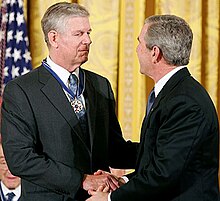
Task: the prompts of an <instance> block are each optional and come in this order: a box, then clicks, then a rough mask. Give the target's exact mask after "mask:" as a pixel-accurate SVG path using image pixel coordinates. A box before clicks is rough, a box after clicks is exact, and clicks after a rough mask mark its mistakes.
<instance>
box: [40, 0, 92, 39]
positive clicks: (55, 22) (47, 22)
mask: <svg viewBox="0 0 220 201" xmlns="http://www.w3.org/2000/svg"><path fill="white" fill-rule="evenodd" d="M70 17H89V12H88V11H87V10H86V9H85V8H84V7H83V6H81V5H79V4H77V3H68V2H60V3H56V4H54V5H52V6H50V7H49V8H48V9H47V10H46V12H45V14H44V16H43V18H42V20H41V27H42V30H43V33H44V38H45V41H46V43H48V35H47V34H48V33H49V32H50V31H51V30H55V31H60V32H61V31H65V30H64V28H65V25H66V22H67V20H68V19H69V18H70Z"/></svg>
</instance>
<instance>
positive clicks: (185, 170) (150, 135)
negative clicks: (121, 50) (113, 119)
mask: <svg viewBox="0 0 220 201" xmlns="http://www.w3.org/2000/svg"><path fill="white" fill-rule="evenodd" d="M192 39H193V34H192V31H191V29H190V27H189V25H188V24H187V23H186V22H185V21H184V20H183V19H182V18H180V17H177V16H173V15H158V16H157V15H156V16H151V17H149V18H148V19H146V21H145V24H144V26H143V28H142V30H141V33H140V35H139V37H138V40H139V44H138V47H137V54H138V58H139V62H140V71H141V73H143V74H145V75H147V76H149V77H151V78H152V79H153V80H154V82H155V86H154V89H153V91H152V93H151V96H150V98H149V104H148V106H149V107H148V110H147V111H148V112H147V114H146V116H145V119H144V121H143V125H142V131H141V145H140V149H139V156H138V160H137V164H136V169H135V172H134V173H132V174H130V175H128V176H127V177H128V179H129V181H128V182H127V183H126V184H125V185H123V186H121V187H120V188H119V189H117V190H115V191H114V192H112V193H111V194H109V195H108V194H107V193H105V191H107V190H108V188H107V187H106V188H103V187H100V188H99V190H100V191H102V190H103V191H104V192H95V191H91V192H90V193H91V194H92V195H93V197H92V198H90V199H88V201H107V198H108V200H109V201H110V200H111V201H134V200H135V201H217V200H218V193H219V189H218V160H219V158H218V153H219V151H218V148H219V125H218V118H217V114H216V110H215V106H214V105H213V103H212V100H211V98H210V97H209V95H208V93H207V92H206V90H205V89H204V88H203V87H202V86H201V85H200V84H199V83H198V82H197V81H196V80H195V79H194V78H193V77H192V76H191V75H190V73H189V71H188V69H187V67H186V65H187V64H188V63H189V57H190V52H191V46H192ZM150 105H152V106H151V107H150Z"/></svg>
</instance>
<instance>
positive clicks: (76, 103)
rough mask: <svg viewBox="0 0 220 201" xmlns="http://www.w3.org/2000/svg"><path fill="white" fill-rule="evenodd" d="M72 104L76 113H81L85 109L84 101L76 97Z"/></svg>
mask: <svg viewBox="0 0 220 201" xmlns="http://www.w3.org/2000/svg"><path fill="white" fill-rule="evenodd" d="M71 106H72V107H73V109H74V111H75V113H79V112H81V111H82V110H83V104H82V102H81V101H79V100H78V99H76V98H75V99H74V100H73V101H72V102H71Z"/></svg>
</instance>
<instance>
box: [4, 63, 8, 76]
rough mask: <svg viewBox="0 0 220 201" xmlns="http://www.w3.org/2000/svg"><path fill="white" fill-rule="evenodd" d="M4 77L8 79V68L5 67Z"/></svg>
mask: <svg viewBox="0 0 220 201" xmlns="http://www.w3.org/2000/svg"><path fill="white" fill-rule="evenodd" d="M4 76H5V77H8V66H5V67H4Z"/></svg>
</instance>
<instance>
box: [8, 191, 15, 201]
mask: <svg viewBox="0 0 220 201" xmlns="http://www.w3.org/2000/svg"><path fill="white" fill-rule="evenodd" d="M7 196H8V199H7V201H12V199H13V197H14V196H15V194H14V193H13V192H11V193H8V194H7Z"/></svg>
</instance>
